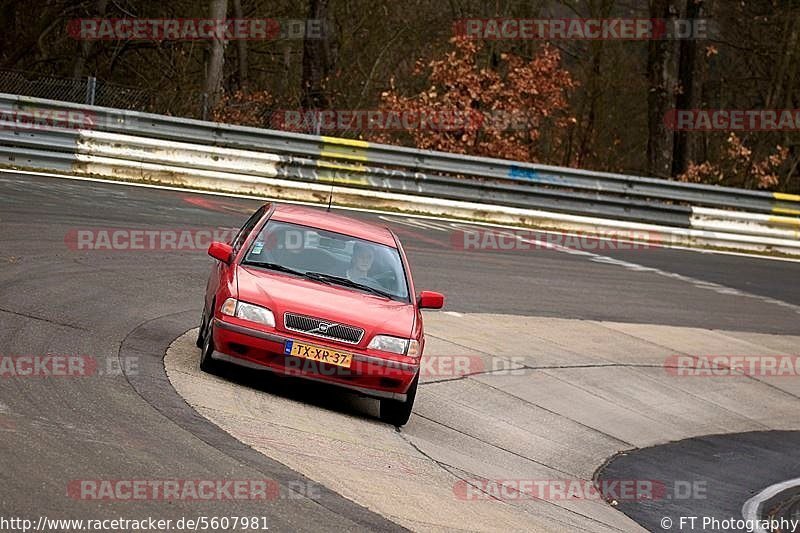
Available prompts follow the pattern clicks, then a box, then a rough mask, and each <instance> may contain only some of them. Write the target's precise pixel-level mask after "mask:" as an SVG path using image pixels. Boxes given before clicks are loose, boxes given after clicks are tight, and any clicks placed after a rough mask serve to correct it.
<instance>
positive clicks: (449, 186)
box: [0, 94, 800, 228]
mask: <svg viewBox="0 0 800 533" xmlns="http://www.w3.org/2000/svg"><path fill="white" fill-rule="evenodd" d="M32 113H39V114H40V115H45V116H54V115H55V114H62V115H64V116H69V114H70V113H72V114H74V116H80V117H83V118H82V119H81V120H82V121H83V126H84V127H82V128H76V129H68V128H26V127H16V128H15V127H9V126H8V120H6V122H3V120H2V118H3V116H6V117H16V119H19V117H25V116H29V115H30V114H32ZM26 114H27V115H26ZM102 133H107V134H118V135H121V136H126V137H124V138H119V139H116V140H114V138H113V136H112V137H109V138H104V137H103V135H102ZM153 139H158V140H161V141H172V142H177V143H183V144H181V145H176V146H175V150H176V151H180V150H189V153H197V154H201V153H202V152H203V150H204V149H208V150H211V148H212V147H214V148H219V149H231V150H240V151H242V152H240V153H238V157H239V158H240V159H241V160H242V161H245V160H247V159H248V157H250V156H249V155H248V154H259V153H261V154H272V155H274V156H275V157H276V160H275V164H274V165H272V166H271V167H270V170H269V172H267V173H264V174H260V173H259V171H258V169H259V168H260V167H259V166H258V165H259V164H261V163H259V162H258V161H256V160H253V161H252V162H251V163H252V164H251V165H250V166H249V167H248V168H249V170H247V171H246V172H245V173H246V174H248V175H252V176H259V175H263V176H267V177H274V176H278V177H281V178H283V179H288V180H294V181H304V182H318V183H331V182H332V181H333V182H335V183H337V184H342V185H346V186H347V187H353V188H361V189H369V190H374V191H382V192H397V193H403V194H411V195H415V196H424V197H429V198H442V199H448V200H461V201H468V202H475V203H484V204H489V205H493V206H508V207H513V208H523V209H537V210H546V211H552V212H557V213H566V214H573V215H583V216H592V217H605V218H610V219H616V220H625V221H633V222H642V223H649V224H659V225H666V226H673V227H681V228H689V227H692V222H691V219H692V210H693V208H694V207H709V208H720V209H723V210H734V211H744V212H750V213H760V214H767V215H778V214H780V215H786V216H789V217H794V216H796V215H800V196H797V195H786V194H781V193H770V192H764V191H750V190H743V189H735V188H730V187H719V186H713V185H701V184H691V183H682V182H677V181H670V180H664V179H658V178H647V177H641V176H628V175H622V174H614V173H606V172H594V171H586V170H579V169H572V168H562V167H552V166H546V165H537V164H528V163H518V162H514V161H508V160H502V159H492V158H482V157H472V156H463V155H458V154H451V153H445V152H433V151H423V150H417V149H413V148H405V147H398V146H389V145H381V144H375V143H368V142H364V141H357V140H350V139H339V138H332V137H325V136H315V135H306V134H298V133H292V132H284V131H278V130H266V129H257V128H251V127H244V126H233V125H226V124H219V123H212V122H204V121H199V120H193V119H184V118H176V117H169V116H164V115H155V114H148V113H139V112H133V111H125V110H120V109H112V108H103V107H94V106H85V105H81V104H74V103H68V102H60V101H53V100H45V99H39V98H31V97H24V96H18V95H10V94H0V161H2V162H4V163H5V164H12V165H19V166H27V167H38V168H58V169H59V170H64V169H67V170H68V169H69V168H71V167H74V166H75V165H76V164H77V163H79V162H80V161H82V160H85V159H86V158H92V157H96V156H97V154H98V152H97V151H98V150H100V151H101V152H104V154H105V156H106V157H109V156H110V157H115V156H114V148H115V147H116V149H117V150H118V151H119V150H122V148H123V147H125V148H130V149H133V150H134V155H126V156H125V157H129V158H130V157H132V158H134V159H136V160H138V161H141V162H142V163H147V162H148V161H149V158H151V157H154V156H152V152H153V150H156V149H157V148H158V147H154V146H152V143H149V144H148V143H146V142H144V141H145V140H153ZM109 143H110V144H109ZM117 145H118V146H117ZM109 146H111V148H112V149H110V150H109V149H108V147H109ZM103 147H106V149H105V150H104V149H103ZM192 147H193V148H192ZM176 153H177V152H176ZM117 157H119V156H117ZM175 157H178V156H175ZM181 157H184V158H185V157H186V156H185V155H183V156H181ZM162 159H163V157H162ZM251 159H252V157H251ZM159 161H161V160H159ZM161 162H163V161H161ZM180 165H182V166H184V167H186V168H189V169H192V168H194V169H197V170H209V171H225V170H226V168H224V167H223V168H220V165H219V164H217V163H215V162H214V161H213V160H212V159H209V158H202V157H192V161H191V163H185V164H184V163H180ZM253 165H255V166H253ZM231 172H236V171H235V170H231ZM786 216H784V217H775V218H776V224H780V223H781V221H779V220H778V219H779V218H780V219H785V218H786ZM768 218H771V217H768Z"/></svg>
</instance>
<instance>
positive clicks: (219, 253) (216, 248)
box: [208, 241, 233, 265]
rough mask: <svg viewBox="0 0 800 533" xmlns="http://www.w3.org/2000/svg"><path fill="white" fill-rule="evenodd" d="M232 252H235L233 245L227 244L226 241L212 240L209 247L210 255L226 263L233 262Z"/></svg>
mask: <svg viewBox="0 0 800 533" xmlns="http://www.w3.org/2000/svg"><path fill="white" fill-rule="evenodd" d="M231 254H233V247H232V246H231V245H230V244H225V243H224V242H216V241H215V242H212V243H211V245H210V246H209V247H208V255H210V256H211V257H213V258H214V259H216V260H217V261H222V262H223V263H225V264H226V265H230V264H231Z"/></svg>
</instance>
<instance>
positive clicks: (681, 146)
mask: <svg viewBox="0 0 800 533" xmlns="http://www.w3.org/2000/svg"><path fill="white" fill-rule="evenodd" d="M703 1H704V0H687V2H686V18H687V19H688V20H698V19H701V18H702V14H703ZM696 61H697V40H696V39H683V40H682V41H681V44H680V58H679V59H678V80H679V83H680V91H678V95H677V97H676V98H675V107H676V108H677V109H694V108H695V102H696V98H695V94H696V92H697V91H695V63H696ZM673 135H674V137H673V142H674V146H673V149H672V176H673V177H675V176H679V175H680V174H683V173H684V172H686V169H687V168H688V166H689V160H690V159H691V158H692V155H691V153H690V151H689V149H690V147H689V136H688V134H687V132H685V131H675V132H674V134H673Z"/></svg>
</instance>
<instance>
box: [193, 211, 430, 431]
mask: <svg viewBox="0 0 800 533" xmlns="http://www.w3.org/2000/svg"><path fill="white" fill-rule="evenodd" d="M208 253H209V255H211V256H212V257H213V258H215V259H217V263H216V264H215V266H214V267H213V269H212V272H211V276H210V277H209V280H208V286H207V288H206V297H205V306H204V310H203V318H202V321H201V324H200V333H199V335H198V339H197V345H198V347H200V348H201V349H202V352H201V356H200V368H201V369H202V370H203V371H206V372H215V371H216V370H218V365H219V362H220V361H227V362H229V363H234V364H237V365H241V366H245V367H251V368H257V369H267V370H271V371H273V372H278V373H281V374H285V375H290V376H299V377H302V378H304V379H309V380H317V381H322V382H326V383H332V384H335V385H338V386H341V387H345V388H347V389H350V390H353V391H356V392H358V393H360V394H363V395H365V396H370V397H374V398H379V399H380V416H381V419H382V420H384V421H386V422H389V423H391V424H394V425H396V426H401V425H403V424H405V423H406V422H407V421H408V418H409V416H410V415H411V408H412V406H413V405H414V397H415V395H416V392H417V384H418V382H419V368H420V358H421V357H422V352H423V349H424V346H425V335H424V332H423V326H422V313H420V310H421V309H440V308H441V307H442V305H443V304H444V296H442V295H441V294H439V293H435V292H430V291H423V292H421V293H420V294H419V296H418V297H416V296H415V292H414V284H413V282H412V280H411V272H410V270H409V267H408V260H407V259H406V255H405V253H404V252H403V248H402V246H401V245H400V241H399V240H398V239H397V236H396V235H395V234H394V233H393V232H392V231H391V230H390V229H388V228H386V227H381V226H377V225H374V224H369V223H367V222H363V221H360V220H354V219H351V218H347V217H344V216H340V215H335V214H332V213H329V212H327V211H323V210H319V209H312V208H305V207H296V206H288V205H278V204H265V205H263V206H262V207H261V208H259V209H258V210H257V211H256V212H255V213H254V214H253V215H252V216H251V217H250V218H249V219H248V220H247V222H245V224H244V226H242V229H241V230H239V233H238V234H237V236H236V237H235V238H234V239H233V242H231V243H230V244H225V243H220V242H214V243H212V244H211V246H210V247H209V249H208Z"/></svg>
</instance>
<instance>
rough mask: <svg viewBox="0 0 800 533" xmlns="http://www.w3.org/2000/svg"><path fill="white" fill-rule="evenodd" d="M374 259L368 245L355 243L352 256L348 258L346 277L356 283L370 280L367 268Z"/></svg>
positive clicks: (369, 267)
mask: <svg viewBox="0 0 800 533" xmlns="http://www.w3.org/2000/svg"><path fill="white" fill-rule="evenodd" d="M374 260H375V256H374V254H373V251H372V249H371V248H370V247H368V246H364V245H363V244H360V243H356V244H355V245H354V246H353V256H352V257H351V259H350V268H348V269H347V272H346V274H347V279H349V280H350V281H355V282H357V283H365V282H370V281H372V279H371V278H370V277H369V270H370V269H371V268H372V262H373V261H374ZM367 284H369V283H367Z"/></svg>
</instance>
